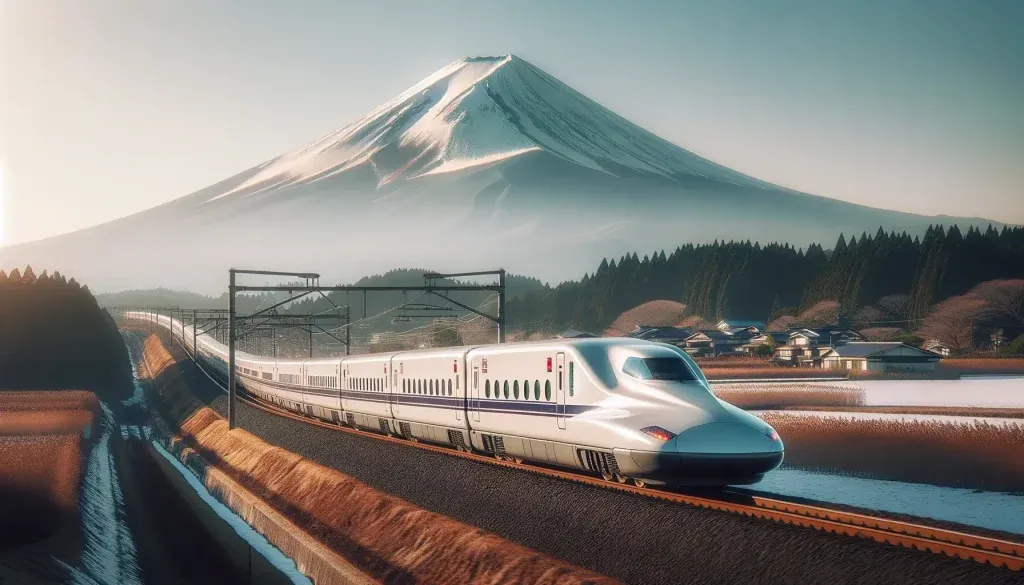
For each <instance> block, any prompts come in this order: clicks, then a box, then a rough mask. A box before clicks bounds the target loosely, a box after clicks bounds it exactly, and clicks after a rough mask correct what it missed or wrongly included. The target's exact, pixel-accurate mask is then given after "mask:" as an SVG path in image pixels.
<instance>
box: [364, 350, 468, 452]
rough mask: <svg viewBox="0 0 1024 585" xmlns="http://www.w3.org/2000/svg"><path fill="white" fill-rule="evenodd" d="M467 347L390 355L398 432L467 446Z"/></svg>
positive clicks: (394, 416)
mask: <svg viewBox="0 0 1024 585" xmlns="http://www.w3.org/2000/svg"><path fill="white" fill-rule="evenodd" d="M467 351H468V348H461V347H453V348H448V349H437V350H429V351H409V352H401V353H397V354H395V355H394V356H392V358H391V370H392V372H393V375H392V388H393V391H392V396H391V412H392V417H393V422H392V424H393V426H394V427H395V430H396V431H397V433H398V434H399V435H401V436H402V437H405V438H407V439H413V440H423V441H429V442H432V443H439V444H442V445H449V446H452V447H456V448H458V449H467V447H468V444H469V426H468V425H467V422H466V353H467ZM349 361H350V360H349V359H346V360H345V362H344V363H348V362H349Z"/></svg>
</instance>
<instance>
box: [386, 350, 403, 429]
mask: <svg viewBox="0 0 1024 585" xmlns="http://www.w3.org/2000/svg"><path fill="white" fill-rule="evenodd" d="M399 368H401V366H399ZM399 392H401V389H400V388H399V387H398V368H395V364H394V362H392V363H391V393H390V394H388V400H389V402H390V403H391V415H392V416H398V413H399V410H400V408H401V407H400V406H399V405H398V400H399V396H398V393H399Z"/></svg>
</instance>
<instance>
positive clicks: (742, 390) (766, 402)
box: [714, 384, 865, 410]
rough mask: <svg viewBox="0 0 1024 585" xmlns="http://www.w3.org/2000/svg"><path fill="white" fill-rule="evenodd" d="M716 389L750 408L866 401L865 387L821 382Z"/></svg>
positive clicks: (734, 402)
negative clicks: (858, 387)
mask: <svg viewBox="0 0 1024 585" xmlns="http://www.w3.org/2000/svg"><path fill="white" fill-rule="evenodd" d="M714 392H715V396H718V397H719V398H720V399H722V400H724V401H726V402H728V403H729V404H732V405H733V406H737V407H739V408H743V409H746V410H774V409H783V408H791V407H799V406H812V407H828V408H847V407H858V406H863V405H864V403H865V401H864V391H863V390H860V389H857V388H850V387H845V386H828V385H818V384H815V385H811V384H743V385H740V384H735V385H723V386H717V387H715V388H714Z"/></svg>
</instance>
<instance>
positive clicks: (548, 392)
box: [544, 380, 551, 400]
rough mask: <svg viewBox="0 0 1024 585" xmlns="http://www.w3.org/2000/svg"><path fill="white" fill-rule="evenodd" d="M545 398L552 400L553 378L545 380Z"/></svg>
mask: <svg viewBox="0 0 1024 585" xmlns="http://www.w3.org/2000/svg"><path fill="white" fill-rule="evenodd" d="M544 400H551V380H544Z"/></svg>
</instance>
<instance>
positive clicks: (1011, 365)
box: [939, 358, 1024, 374]
mask: <svg viewBox="0 0 1024 585" xmlns="http://www.w3.org/2000/svg"><path fill="white" fill-rule="evenodd" d="M939 370H940V371H946V372H955V373H958V374H1024V358H945V359H943V360H942V361H940V362H939Z"/></svg>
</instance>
